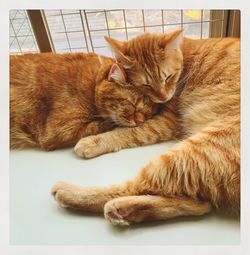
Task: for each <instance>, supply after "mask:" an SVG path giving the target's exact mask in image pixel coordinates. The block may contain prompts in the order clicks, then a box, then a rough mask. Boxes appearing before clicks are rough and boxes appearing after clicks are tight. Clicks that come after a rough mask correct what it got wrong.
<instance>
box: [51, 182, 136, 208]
mask: <svg viewBox="0 0 250 255" xmlns="http://www.w3.org/2000/svg"><path fill="white" fill-rule="evenodd" d="M51 193H52V195H53V196H54V198H55V200H56V201H57V202H58V203H59V204H60V205H61V206H62V207H69V208H74V209H80V210H83V211H87V212H103V208H104V205H105V203H106V202H107V201H109V200H112V199H113V198H116V197H120V196H128V195H131V194H133V192H132V191H131V190H130V188H129V184H128V183H125V184H122V185H111V186H108V187H81V186H77V185H73V184H69V183H65V182H58V183H57V184H55V185H54V187H53V188H52V190H51Z"/></svg>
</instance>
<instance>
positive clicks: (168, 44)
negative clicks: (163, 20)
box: [160, 29, 183, 50]
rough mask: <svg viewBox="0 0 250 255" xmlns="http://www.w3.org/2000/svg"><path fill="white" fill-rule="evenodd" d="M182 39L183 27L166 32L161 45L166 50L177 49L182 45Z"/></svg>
mask: <svg viewBox="0 0 250 255" xmlns="http://www.w3.org/2000/svg"><path fill="white" fill-rule="evenodd" d="M182 41H183V29H179V30H176V31H173V32H171V33H166V34H165V35H164V36H163V38H162V40H161V42H160V46H161V47H162V48H164V49H165V50H176V49H179V48H180V47H181V44H182Z"/></svg>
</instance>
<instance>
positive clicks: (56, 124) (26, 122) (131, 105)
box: [10, 53, 157, 150]
mask: <svg viewBox="0 0 250 255" xmlns="http://www.w3.org/2000/svg"><path fill="white" fill-rule="evenodd" d="M101 62H102V64H101ZM113 63H114V60H112V59H110V58H106V57H102V58H101V61H100V57H98V56H97V55H96V54H92V53H89V54H80V53H79V54H50V53H46V54H28V55H23V56H11V58H10V143H11V147H12V148H22V147H34V146H39V147H42V148H43V149H46V150H52V149H56V148H61V147H64V146H69V145H72V144H75V143H76V142H77V141H78V140H79V139H80V138H82V137H85V136H88V135H95V134H98V133H101V132H104V131H107V130H111V129H112V128H113V127H114V126H115V125H116V126H117V125H118V126H136V125H140V124H142V123H143V122H144V121H145V120H146V119H147V118H150V117H152V115H153V114H154V113H155V112H156V110H157V106H156V104H153V103H152V102H151V101H150V100H149V99H148V98H147V97H143V96H142V95H141V94H140V93H138V92H137V91H136V89H134V88H132V87H130V88H128V87H125V86H124V87H123V86H120V85H118V84H117V82H120V80H121V81H122V82H123V83H124V75H123V74H122V73H121V70H122V69H121V70H120V69H117V72H116V76H115V77H113V78H112V81H109V80H108V78H109V70H110V68H111V66H112V65H113ZM110 76H111V77H112V74H110Z"/></svg>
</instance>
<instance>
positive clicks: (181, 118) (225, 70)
mask: <svg viewBox="0 0 250 255" xmlns="http://www.w3.org/2000/svg"><path fill="white" fill-rule="evenodd" d="M179 35H180V31H177V32H175V33H170V34H166V35H162V34H161V35H154V34H143V35H141V36H139V37H137V38H135V39H133V40H131V41H128V42H124V43H122V42H117V41H115V40H112V39H111V40H109V42H110V43H111V44H112V45H113V48H115V51H116V55H117V56H116V57H117V59H118V61H120V63H121V64H122V65H124V68H126V71H127V75H128V79H130V81H131V85H134V86H136V87H138V88H139V89H140V90H141V92H143V93H144V94H147V95H148V96H150V97H151V99H152V100H154V101H159V100H161V99H162V101H165V100H166V101H167V102H166V103H165V104H164V107H163V109H162V111H161V112H160V113H159V114H158V115H156V116H154V117H153V118H152V119H149V120H147V121H146V122H145V123H144V124H143V125H142V126H140V127H133V128H118V129H115V130H113V131H110V132H106V133H103V134H100V135H97V136H89V137H86V138H84V139H81V140H80V141H79V143H78V144H77V145H76V152H77V153H78V155H79V156H81V157H87V158H90V157H95V156H98V155H101V154H103V153H107V152H113V151H117V150H120V149H123V148H129V147H135V146H138V145H144V144H153V143H157V142H161V141H167V140H170V139H177V140H178V141H179V142H178V144H177V145H176V146H175V147H174V148H172V149H170V150H169V151H167V152H166V153H165V154H163V155H160V156H159V157H157V158H156V159H154V160H152V161H151V162H149V163H148V164H147V165H146V166H145V167H143V168H142V169H141V171H139V173H138V175H137V176H136V177H135V178H133V179H131V180H129V181H127V182H125V183H124V184H121V185H114V186H110V187H92V188H88V187H78V186H74V185H71V184H67V183H58V184H56V185H55V186H54V187H53V189H52V194H53V195H54V197H55V198H56V200H57V201H58V202H59V203H60V204H62V205H63V206H66V207H73V208H78V209H81V210H86V211H99V212H103V211H104V215H105V217H106V218H107V219H108V220H110V221H111V222H112V223H113V224H119V225H128V224H131V223H137V222H141V221H146V220H163V219H168V218H172V217H177V216H181V215H201V214H205V213H208V212H209V211H211V210H212V209H219V210H223V211H225V212H232V213H236V214H237V213H239V210H240V41H239V39H236V38H226V39H206V40H193V39H188V38H184V39H183V41H182V42H180V41H179V39H178V40H177V38H178V37H179ZM171 38H172V39H171ZM176 40H177V41H176ZM173 45H174V46H175V47H173ZM170 46H171V47H170ZM169 47H170V48H171V49H170V52H171V53H170V52H169ZM173 52H175V53H176V54H177V56H176V57H174V55H173ZM172 65H173V66H174V67H172ZM133 68H134V69H133ZM134 70H136V73H137V78H136V76H135V73H134ZM174 70H175V71H174ZM180 70H182V71H181V73H179V72H180ZM164 73H165V74H166V73H167V76H168V73H172V74H173V76H172V78H173V80H167V82H165V83H164V79H163V78H161V77H160V76H161V75H163V74H164ZM136 79H138V80H140V81H141V82H137V80H136ZM144 81H145V82H146V83H150V86H151V88H149V87H147V86H144V85H143V83H144ZM133 82H134V83H135V84H133ZM140 83H141V84H140ZM168 86H173V87H174V90H175V93H174V95H172V94H170V95H169V93H170V92H169V90H168ZM158 90H161V93H158V92H159V91H158ZM157 93H158V94H157ZM171 93H172V92H171Z"/></svg>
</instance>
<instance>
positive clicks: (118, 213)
mask: <svg viewBox="0 0 250 255" xmlns="http://www.w3.org/2000/svg"><path fill="white" fill-rule="evenodd" d="M124 202H125V201H123V199H122V198H117V199H113V200H111V201H109V202H107V203H106V204H105V206H104V216H105V218H106V219H107V220H109V221H110V222H111V223H112V224H113V225H119V226H129V225H130V224H131V223H136V215H134V213H133V212H134V210H133V208H132V207H130V206H127V205H126V203H124Z"/></svg>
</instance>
